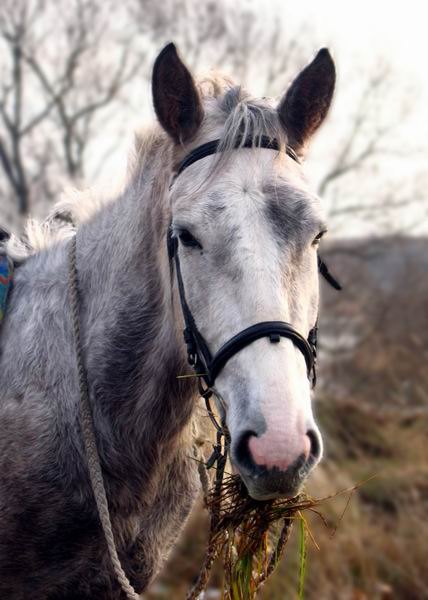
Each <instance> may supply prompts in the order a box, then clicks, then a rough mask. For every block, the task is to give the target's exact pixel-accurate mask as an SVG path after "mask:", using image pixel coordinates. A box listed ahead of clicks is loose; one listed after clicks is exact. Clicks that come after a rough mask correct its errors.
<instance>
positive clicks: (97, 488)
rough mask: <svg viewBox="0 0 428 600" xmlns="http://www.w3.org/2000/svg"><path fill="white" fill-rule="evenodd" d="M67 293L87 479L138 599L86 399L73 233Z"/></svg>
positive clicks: (129, 591) (114, 558) (132, 597)
mask: <svg viewBox="0 0 428 600" xmlns="http://www.w3.org/2000/svg"><path fill="white" fill-rule="evenodd" d="M69 293H70V305H71V318H72V325H73V334H74V346H75V351H76V362H77V370H78V374H79V393H80V426H81V429H82V437H83V442H84V447H85V454H86V459H87V461H88V471H89V478H90V480H91V485H92V490H93V492H94V497H95V502H96V505H97V509H98V514H99V517H100V521H101V527H102V529H103V532H104V536H105V539H106V542H107V548H108V552H109V555H110V560H111V563H112V565H113V569H114V572H115V575H116V578H117V580H118V582H119V584H120V586H121V588H122V590H123V591H124V593H125V594H126V597H127V598H128V599H129V600H140V599H141V598H142V596H140V595H139V594H137V592H136V591H135V590H134V588H133V587H132V585H131V583H130V581H129V579H128V577H127V576H126V573H125V571H124V570H123V567H122V564H121V562H120V559H119V556H118V553H117V549H116V543H115V541H114V535H113V527H112V523H111V519H110V512H109V508H108V501H107V494H106V489H105V486H104V480H103V474H102V470H101V464H100V456H99V454H98V449H97V442H96V439H95V433H94V423H93V418H92V410H91V404H90V400H89V387H88V376H87V372H86V368H85V362H84V356H83V349H82V337H81V331H80V302H79V285H78V277H77V266H76V236H74V237H73V239H72V240H71V243H70V255H69Z"/></svg>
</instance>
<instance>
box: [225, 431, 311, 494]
mask: <svg viewBox="0 0 428 600" xmlns="http://www.w3.org/2000/svg"><path fill="white" fill-rule="evenodd" d="M263 437H264V436H261V437H258V436H257V435H256V434H255V433H254V432H251V431H248V432H244V433H242V434H241V435H238V440H237V442H236V443H233V442H232V446H231V460H232V464H233V466H234V468H235V469H236V470H237V471H238V473H239V475H240V476H241V478H242V480H243V482H244V483H245V486H246V488H247V490H248V493H249V494H250V496H251V497H252V498H254V499H255V500H271V499H275V498H291V497H293V496H295V495H296V494H298V492H299V490H300V488H301V486H302V484H303V482H304V481H305V479H306V477H307V476H308V475H309V473H310V472H311V471H312V470H313V469H314V467H315V466H316V465H317V464H318V463H319V461H320V459H321V456H322V440H321V435H320V433H319V431H318V430H315V429H312V430H309V431H308V432H307V433H306V435H304V436H301V438H300V439H299V441H298V443H297V446H296V444H294V446H295V447H294V449H290V451H288V452H287V453H286V454H285V455H283V456H282V457H281V456H280V455H278V454H275V451H274V448H272V446H271V445H269V441H268V440H264V439H263ZM299 446H300V447H299Z"/></svg>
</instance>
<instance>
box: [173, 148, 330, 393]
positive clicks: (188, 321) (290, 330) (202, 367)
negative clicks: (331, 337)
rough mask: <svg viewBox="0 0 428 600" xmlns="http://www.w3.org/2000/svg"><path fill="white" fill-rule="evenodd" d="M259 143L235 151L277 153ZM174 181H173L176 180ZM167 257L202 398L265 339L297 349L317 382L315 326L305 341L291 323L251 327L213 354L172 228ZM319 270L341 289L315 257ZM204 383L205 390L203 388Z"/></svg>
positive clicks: (200, 154) (192, 156)
mask: <svg viewBox="0 0 428 600" xmlns="http://www.w3.org/2000/svg"><path fill="white" fill-rule="evenodd" d="M258 142H259V143H257V145H256V144H254V140H253V139H252V138H251V137H250V138H247V139H246V140H244V141H242V140H240V141H238V143H237V144H236V148H252V147H254V146H256V147H257V148H259V147H260V148H267V149H269V150H277V151H279V150H280V145H279V143H278V141H277V140H275V139H273V140H271V139H269V138H267V137H261V138H260V140H258ZM219 143H220V141H219V140H214V141H212V142H207V143H206V144H203V145H201V146H198V147H197V148H195V149H194V150H192V151H191V152H190V153H189V154H188V155H187V156H186V157H185V158H184V159H183V160H182V162H181V163H180V164H179V166H178V168H177V171H176V174H175V178H177V177H178V176H179V175H180V174H181V173H182V172H183V171H184V169H186V168H187V167H189V166H190V165H192V164H194V163H195V162H196V161H198V160H200V159H202V158H205V157H206V156H210V155H212V154H215V153H216V152H217V151H218V147H219ZM286 152H287V154H288V155H289V156H290V157H291V158H293V160H296V161H297V162H298V159H297V157H296V155H295V154H294V152H293V151H292V150H291V148H287V149H286ZM175 178H174V180H175ZM167 243H168V255H169V258H170V261H172V262H173V264H174V265H175V271H176V277H177V284H178V292H179V296H180V303H181V310H182V313H183V318H184V323H185V328H184V331H183V336H184V341H185V343H186V346H187V359H188V363H189V365H190V366H191V367H193V369H194V371H195V373H196V375H197V376H198V382H199V391H200V393H201V395H202V396H203V397H204V398H207V397H209V396H210V395H211V394H212V388H213V386H214V384H215V380H216V378H217V376H218V375H219V373H220V372H221V371H222V369H223V368H224V366H225V365H226V363H227V362H228V361H229V360H230V359H231V358H232V357H233V356H235V354H237V353H238V352H240V350H242V349H243V348H245V347H247V346H249V345H250V344H252V343H253V342H255V341H256V340H258V339H261V338H264V337H267V338H269V340H270V341H271V343H273V344H276V343H278V342H279V341H280V339H281V337H283V338H288V339H289V340H291V341H292V342H293V344H294V345H295V346H296V348H298V349H299V350H300V352H301V353H302V354H303V357H304V359H305V362H306V369H307V374H308V378H309V379H312V385H313V386H315V383H316V358H317V331H318V327H317V324H315V326H314V327H313V328H312V329H311V330H310V332H309V334H308V337H307V339H306V338H305V337H303V336H302V335H301V334H300V333H299V332H298V331H297V330H296V329H295V328H294V327H293V326H292V325H291V324H290V323H286V322H285V321H263V322H260V323H256V324H255V325H251V326H250V327H247V328H246V329H243V330H242V331H240V332H239V333H237V334H236V335H234V336H233V337H232V338H231V339H230V340H228V341H227V342H226V343H225V344H223V345H222V346H221V348H220V349H219V350H218V351H217V352H216V353H215V354H214V356H213V355H212V353H211V351H210V349H209V347H208V344H207V342H206V341H205V338H204V337H203V335H202V334H201V332H200V331H199V329H198V327H197V325H196V323H195V319H194V317H193V315H192V312H191V310H190V308H189V305H188V304H187V300H186V294H185V289H184V283H183V278H182V275H181V267H180V259H179V254H178V239H177V238H176V237H174V236H173V232H172V229H171V227H170V228H169V230H168V236H167ZM318 269H319V272H320V274H321V275H322V276H323V277H324V278H325V279H326V280H327V282H328V283H329V284H330V285H331V286H332V287H334V288H335V289H337V290H340V289H341V286H340V284H339V283H338V282H337V281H336V279H335V278H334V277H333V276H332V275H331V274H330V272H329V271H328V269H327V266H326V264H325V263H324V262H323V261H322V260H321V258H320V257H319V256H318ZM201 380H203V381H204V382H205V385H206V388H204V387H203V386H202V382H201Z"/></svg>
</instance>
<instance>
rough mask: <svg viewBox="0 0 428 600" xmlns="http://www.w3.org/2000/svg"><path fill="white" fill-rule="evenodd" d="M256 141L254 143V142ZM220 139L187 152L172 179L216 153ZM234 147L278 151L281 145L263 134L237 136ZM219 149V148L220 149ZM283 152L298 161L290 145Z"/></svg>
mask: <svg viewBox="0 0 428 600" xmlns="http://www.w3.org/2000/svg"><path fill="white" fill-rule="evenodd" d="M254 141H256V143H254ZM219 146H220V140H212V141H211V142H206V143H205V144H201V145H200V146H198V147H197V148H195V149H194V150H192V151H191V152H189V154H187V155H186V156H185V157H184V158H183V160H182V161H181V162H180V163H179V165H178V167H177V170H176V172H175V175H174V180H175V179H176V178H177V177H178V176H179V175H180V174H181V173H182V172H183V171H184V169H187V167H190V165H193V163H195V162H196V161H198V160H201V158H205V157H206V156H211V155H212V154H216V153H217V152H218V150H219ZM235 148H236V149H239V148H267V149H268V150H276V151H277V152H279V151H280V150H281V146H280V144H279V142H278V140H276V139H274V138H269V137H267V136H265V135H262V136H260V138H257V139H256V140H254V138H252V137H247V138H245V140H243V139H242V138H238V141H237V142H236V144H235ZM220 151H221V149H220ZM285 153H286V154H287V155H288V156H289V157H290V158H292V159H293V160H294V161H295V162H297V163H298V162H300V161H299V158H298V156H297V154H296V153H295V152H294V150H293V149H292V148H291V147H290V146H286V147H285Z"/></svg>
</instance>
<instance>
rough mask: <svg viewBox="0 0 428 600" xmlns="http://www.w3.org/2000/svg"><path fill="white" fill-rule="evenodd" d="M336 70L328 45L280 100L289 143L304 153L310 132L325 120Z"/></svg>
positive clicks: (300, 152) (298, 151) (280, 112)
mask: <svg viewBox="0 0 428 600" xmlns="http://www.w3.org/2000/svg"><path fill="white" fill-rule="evenodd" d="M335 82H336V70H335V67H334V62H333V59H332V57H331V55H330V52H329V51H328V50H327V48H322V49H321V50H320V51H319V52H318V54H317V55H316V57H315V58H314V60H313V61H312V62H311V63H310V64H309V65H308V66H307V67H306V68H305V69H303V71H302V72H301V73H300V75H298V77H297V79H295V80H294V81H293V83H292V84H291V86H290V88H289V89H288V91H287V92H286V94H285V96H284V98H283V99H282V100H281V102H280V104H279V107H278V112H279V115H280V118H281V121H282V122H283V124H284V126H285V129H286V131H287V134H288V138H289V144H290V146H291V147H292V148H293V149H294V150H295V151H296V152H297V154H300V155H301V154H303V153H304V150H305V146H306V144H307V142H308V141H309V139H310V138H311V136H312V135H313V134H314V133H315V131H316V130H317V129H318V127H319V126H320V125H321V123H322V122H323V121H324V119H325V117H326V115H327V112H328V109H329V108H330V104H331V100H332V97H333V91H334V85H335Z"/></svg>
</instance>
